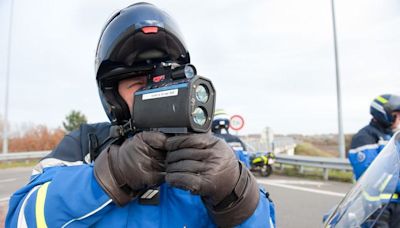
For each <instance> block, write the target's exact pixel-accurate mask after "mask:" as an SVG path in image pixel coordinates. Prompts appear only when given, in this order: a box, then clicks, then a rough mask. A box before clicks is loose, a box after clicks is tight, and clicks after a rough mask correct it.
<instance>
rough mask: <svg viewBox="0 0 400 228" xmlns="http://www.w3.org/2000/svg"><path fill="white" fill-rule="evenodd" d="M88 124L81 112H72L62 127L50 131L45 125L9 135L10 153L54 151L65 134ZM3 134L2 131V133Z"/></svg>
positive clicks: (1, 125)
mask: <svg viewBox="0 0 400 228" xmlns="http://www.w3.org/2000/svg"><path fill="white" fill-rule="evenodd" d="M83 123H87V118H86V116H85V115H84V114H83V113H81V112H80V111H76V110H72V111H71V112H70V113H68V114H67V115H66V116H65V120H64V121H63V122H62V127H58V128H55V129H50V128H48V127H47V126H45V125H35V126H31V127H29V128H28V129H27V130H24V131H23V132H17V134H12V135H9V138H8V151H9V152H22V151H42V150H52V149H54V148H55V146H57V144H58V143H59V142H60V141H61V139H62V138H63V137H64V135H65V134H67V133H69V132H71V131H73V130H75V129H78V128H79V127H80V125H81V124H83ZM4 124H5V123H4V122H0V128H1V130H2V129H3V126H4ZM1 134H2V131H1ZM0 138H1V140H0V148H2V147H3V145H2V144H3V136H2V135H1V137H0Z"/></svg>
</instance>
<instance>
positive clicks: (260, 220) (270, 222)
mask: <svg viewBox="0 0 400 228" xmlns="http://www.w3.org/2000/svg"><path fill="white" fill-rule="evenodd" d="M275 226H276V225H275V205H274V203H273V202H272V201H271V200H270V199H269V194H268V193H267V192H266V191H265V190H264V189H263V188H260V199H259V202H258V205H257V208H256V210H255V211H254V213H253V214H252V215H251V216H250V217H249V218H248V219H247V220H246V221H244V222H243V223H242V224H241V225H239V226H238V227H268V228H273V227H275Z"/></svg>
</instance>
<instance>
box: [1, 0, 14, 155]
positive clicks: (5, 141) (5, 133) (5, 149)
mask: <svg viewBox="0 0 400 228" xmlns="http://www.w3.org/2000/svg"><path fill="white" fill-rule="evenodd" d="M10 5H11V6H10V23H9V26H8V41H7V42H8V45H7V64H6V89H5V102H4V122H3V154H7V153H8V94H9V87H10V85H9V84H10V67H11V61H10V60H11V44H12V42H11V40H12V27H13V12H14V0H11V3H10Z"/></svg>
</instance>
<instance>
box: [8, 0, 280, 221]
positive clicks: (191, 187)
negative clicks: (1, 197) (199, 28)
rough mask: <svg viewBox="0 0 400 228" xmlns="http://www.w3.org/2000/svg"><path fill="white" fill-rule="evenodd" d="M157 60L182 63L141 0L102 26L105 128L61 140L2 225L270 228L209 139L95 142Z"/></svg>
mask: <svg viewBox="0 0 400 228" xmlns="http://www.w3.org/2000/svg"><path fill="white" fill-rule="evenodd" d="M210 54H212V53H210ZM161 62H168V63H174V64H187V63H189V62H190V59H189V53H188V51H187V49H186V46H185V44H184V42H183V39H182V38H181V35H180V33H179V31H178V28H177V26H176V24H175V23H174V21H173V20H172V18H171V17H170V16H169V15H168V14H167V13H165V12H164V11H162V10H160V9H158V8H157V7H156V6H154V5H151V4H148V3H143V2H142V3H137V4H133V5H131V6H129V7H127V8H125V9H122V10H120V11H118V12H117V13H115V14H114V15H113V16H112V17H111V18H110V20H109V21H108V22H107V23H106V25H105V27H104V29H103V31H102V33H101V36H100V40H99V43H98V47H97V52H96V62H95V67H96V68H95V69H96V71H95V72H96V80H97V85H98V89H99V94H100V99H101V101H102V103H103V106H104V110H105V112H106V113H107V115H108V117H109V119H110V121H111V123H109V122H107V123H97V124H85V125H82V126H81V127H80V129H79V130H77V131H73V132H71V133H70V134H68V135H66V136H65V137H64V138H63V140H62V141H61V142H60V144H59V145H58V146H57V148H56V149H55V150H54V151H52V153H51V154H50V155H48V156H47V157H46V158H44V159H43V160H41V161H40V163H39V164H38V165H37V166H36V167H35V169H34V172H33V175H32V177H31V180H30V182H29V183H28V184H27V185H26V186H25V187H23V188H21V189H20V190H18V191H17V192H15V193H14V195H13V196H12V197H11V198H10V202H9V211H8V214H7V218H6V227H68V226H71V227H232V226H241V227H274V224H275V218H274V208H273V206H272V203H270V201H269V199H268V197H267V193H266V192H264V191H263V190H262V189H260V188H259V187H258V185H257V183H256V180H255V178H254V177H253V175H252V174H251V173H250V172H249V171H248V170H247V169H246V168H245V166H244V165H243V164H242V163H240V162H239V161H237V159H236V158H235V155H234V153H233V152H232V150H231V148H229V146H228V145H227V144H226V143H225V142H224V141H223V140H221V139H219V138H217V137H214V136H212V134H185V135H178V136H170V137H167V136H166V135H164V134H162V133H160V132H151V131H144V132H140V133H137V134H135V135H132V136H131V137H129V138H127V139H126V140H125V141H123V142H121V143H119V144H109V143H103V144H100V146H99V145H98V144H97V143H95V142H108V141H107V140H106V139H107V138H108V137H109V135H110V133H112V132H113V131H112V130H111V129H115V128H113V127H112V126H116V125H122V124H125V123H127V122H128V121H129V119H130V118H131V115H130V113H132V110H133V102H134V97H133V94H134V93H135V92H136V91H137V90H139V89H140V88H142V87H144V86H145V85H146V83H147V81H146V76H145V75H146V74H145V73H144V72H143V71H142V70H138V69H144V68H142V67H143V66H144V67H145V68H146V66H149V65H154V64H156V63H161ZM93 148H95V149H93ZM96 151H100V153H97V152H96Z"/></svg>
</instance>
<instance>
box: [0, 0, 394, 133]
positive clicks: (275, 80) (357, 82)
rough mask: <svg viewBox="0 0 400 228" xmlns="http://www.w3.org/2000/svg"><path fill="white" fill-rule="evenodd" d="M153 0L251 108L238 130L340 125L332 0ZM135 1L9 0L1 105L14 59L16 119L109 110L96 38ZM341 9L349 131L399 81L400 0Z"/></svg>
mask: <svg viewBox="0 0 400 228" xmlns="http://www.w3.org/2000/svg"><path fill="white" fill-rule="evenodd" d="M11 2H13V5H11ZM149 2H151V3H154V4H156V5H158V6H160V7H161V8H163V9H165V10H166V11H167V12H169V14H171V15H172V16H173V17H174V18H175V19H176V21H177V22H178V24H179V25H180V28H181V30H182V31H181V32H182V33H183V36H184V38H185V41H186V43H187V46H188V48H189V50H190V54H191V58H192V63H193V64H194V65H195V66H196V67H197V69H198V73H199V74H201V75H204V76H207V77H209V78H211V79H212V80H213V82H214V83H215V86H216V89H217V96H218V97H217V107H220V108H224V109H226V111H228V112H229V113H232V114H240V115H242V116H243V117H244V118H245V120H246V125H245V126H244V128H243V129H242V130H241V132H240V133H242V134H248V133H257V132H260V131H261V130H262V129H263V128H264V127H265V126H270V127H271V128H273V129H274V131H275V132H278V133H282V134H289V133H301V134H318V133H336V132H337V104H336V81H335V62H334V48H333V29H332V15H331V2H330V1H328V0H326V1H320V0H303V1H296V0H265V1H244V0H242V1H239V0H233V1H232V0H231V1H218V2H215V1H201V2H199V1H184V2H183V1H177V0H176V1H149ZM132 3H133V2H132V1H118V0H115V1H101V2H99V1H94V0H84V1H82V0H79V1H78V0H70V1H56V2H55V1H50V0H39V1H27V0H13V1H11V0H3V1H1V2H0V34H1V35H0V76H1V77H0V98H1V99H0V111H1V112H0V115H2V117H4V108H5V89H6V86H7V85H6V68H7V64H9V84H8V86H9V98H8V121H9V123H10V125H11V129H21V130H23V129H24V128H27V126H29V125H34V124H43V125H46V126H48V127H50V128H57V127H60V126H62V125H61V124H62V121H63V120H64V119H65V116H66V115H67V114H68V113H69V112H70V111H71V110H79V111H80V112H81V113H83V114H84V115H85V116H86V117H87V120H88V121H89V122H98V121H106V120H107V117H106V115H105V114H104V112H103V109H102V107H101V104H100V101H99V98H98V94H97V87H96V83H95V76H94V55H95V48H96V45H97V40H98V38H99V35H100V32H101V29H102V27H103V25H104V23H105V22H106V21H107V19H108V17H109V16H110V15H111V14H112V12H114V11H116V10H117V9H120V8H123V7H125V6H127V5H129V4H132ZM11 6H12V8H11ZM335 10H336V26H337V44H338V54H339V55H338V57H339V68H340V77H341V85H342V87H341V91H342V106H343V125H344V132H346V133H351V132H355V131H356V130H357V129H359V128H360V127H362V126H363V125H365V124H366V123H367V122H368V120H369V118H370V117H369V104H370V102H371V100H372V99H373V98H374V97H376V96H377V95H379V94H381V93H400V89H399V86H400V82H399V80H396V79H398V78H399V76H400V65H399V64H398V63H399V59H400V30H399V29H398V28H399V27H400V2H399V1H396V0H385V1H378V0H351V1H344V0H338V1H335ZM11 13H12V15H11ZM11 16H12V20H11ZM9 26H12V27H11V30H10V29H9ZM9 31H11V35H10V36H9V35H8V33H9ZM9 37H11V40H10V41H9V40H8V38H9ZM8 47H9V48H10V49H9V50H10V55H9V57H8V55H7V51H8ZM8 61H9V63H8ZM2 119H3V118H2Z"/></svg>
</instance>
